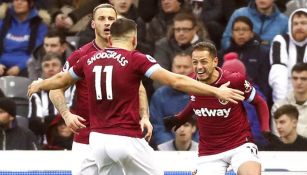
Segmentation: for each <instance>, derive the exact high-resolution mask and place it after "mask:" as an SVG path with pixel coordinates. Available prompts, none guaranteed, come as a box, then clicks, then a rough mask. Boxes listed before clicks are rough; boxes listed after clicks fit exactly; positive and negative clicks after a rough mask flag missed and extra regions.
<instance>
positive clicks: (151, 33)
mask: <svg viewBox="0 0 307 175" xmlns="http://www.w3.org/2000/svg"><path fill="white" fill-rule="evenodd" d="M183 5H184V0H160V6H161V7H160V10H159V11H158V13H157V14H156V15H155V16H154V17H153V19H152V20H151V21H150V22H149V24H148V27H147V32H146V33H147V36H146V41H147V42H148V44H149V45H150V46H152V48H153V49H154V47H155V42H157V41H158V40H160V39H161V38H163V37H165V36H166V34H167V31H168V30H169V29H170V27H171V25H172V24H173V19H174V16H175V15H176V14H178V13H179V12H182V11H184V8H183Z"/></svg>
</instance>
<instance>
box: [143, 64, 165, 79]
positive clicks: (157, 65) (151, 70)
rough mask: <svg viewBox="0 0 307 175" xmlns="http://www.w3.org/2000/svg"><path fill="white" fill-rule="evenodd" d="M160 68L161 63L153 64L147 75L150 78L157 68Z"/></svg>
mask: <svg viewBox="0 0 307 175" xmlns="http://www.w3.org/2000/svg"><path fill="white" fill-rule="evenodd" d="M160 68H161V66H160V65H159V64H155V65H153V66H151V67H150V68H149V69H148V70H147V71H146V73H145V76H146V77H148V78H150V77H151V75H152V74H153V73H154V72H155V71H156V70H158V69H160Z"/></svg>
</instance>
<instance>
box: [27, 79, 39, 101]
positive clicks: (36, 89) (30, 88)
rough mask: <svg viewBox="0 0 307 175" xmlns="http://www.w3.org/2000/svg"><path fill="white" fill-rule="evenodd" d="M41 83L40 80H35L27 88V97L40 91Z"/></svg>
mask: <svg viewBox="0 0 307 175" xmlns="http://www.w3.org/2000/svg"><path fill="white" fill-rule="evenodd" d="M41 81H42V79H39V80H35V81H33V82H32V83H31V84H30V85H29V86H28V93H27V95H28V97H31V95H32V94H34V93H36V92H39V91H41V87H40V86H41Z"/></svg>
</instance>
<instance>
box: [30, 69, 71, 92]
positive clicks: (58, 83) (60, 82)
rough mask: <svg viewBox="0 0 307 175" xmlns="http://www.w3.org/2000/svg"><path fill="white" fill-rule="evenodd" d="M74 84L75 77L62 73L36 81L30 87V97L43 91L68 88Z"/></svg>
mask: <svg viewBox="0 0 307 175" xmlns="http://www.w3.org/2000/svg"><path fill="white" fill-rule="evenodd" d="M73 84H74V79H73V77H72V76H71V75H70V74H69V73H68V72H60V73H57V74H55V75H54V76H52V77H50V78H48V79H45V80H40V81H34V82H33V83H32V84H31V85H29V87H28V96H31V95H32V94H33V93H36V92H39V91H41V90H53V89H59V88H66V87H69V86H71V85H73Z"/></svg>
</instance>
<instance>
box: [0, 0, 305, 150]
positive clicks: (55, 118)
mask: <svg viewBox="0 0 307 175" xmlns="http://www.w3.org/2000/svg"><path fill="white" fill-rule="evenodd" d="M0 3H1V5H0V83H1V84H0V130H1V132H0V143H1V144H0V145H1V146H0V150H15V149H19V150H70V149H71V147H72V142H73V134H74V133H73V132H72V131H70V129H69V128H68V127H67V126H66V125H65V122H64V120H63V119H62V118H61V115H60V114H59V112H58V111H57V109H56V108H55V106H54V105H53V104H52V102H51V99H50V98H49V96H48V93H49V91H42V92H39V93H35V94H33V95H32V96H31V97H30V98H25V97H24V96H22V95H20V94H19V93H14V92H11V90H12V89H11V87H9V86H10V85H12V82H13V84H14V86H16V87H23V86H25V85H24V84H23V85H21V84H20V83H24V82H25V81H18V80H17V79H16V81H14V79H11V78H10V79H9V80H8V79H7V78H8V77H12V76H13V77H23V78H24V79H29V80H31V81H32V80H37V79H45V78H49V77H52V76H53V75H55V74H56V73H58V72H60V71H61V70H62V69H63V70H65V69H67V67H66V66H67V65H64V64H65V62H66V59H67V58H68V57H69V56H70V54H71V53H72V52H73V51H75V50H76V49H78V48H80V47H82V46H83V45H84V44H86V43H88V42H91V41H92V40H94V39H95V32H94V30H93V28H92V27H93V26H92V25H91V24H92V23H91V20H92V17H91V14H92V10H93V8H94V7H96V6H97V5H99V4H102V3H110V4H112V5H113V6H114V8H115V9H116V10H117V12H118V15H119V16H118V18H129V19H132V20H134V21H135V22H136V23H137V36H138V37H137V40H138V41H137V43H138V45H137V50H139V51H141V52H143V53H146V54H149V55H152V56H153V57H154V58H155V59H156V60H157V62H158V64H160V65H161V66H162V67H163V68H165V69H166V70H169V71H172V72H174V73H176V74H182V75H185V76H193V75H192V74H193V73H192V72H193V68H192V59H191V56H192V55H191V54H192V49H193V47H192V46H193V45H194V44H197V43H199V42H201V41H211V42H213V43H214V44H215V46H216V48H217V49H218V53H217V57H218V66H219V67H221V68H222V69H225V70H227V71H231V72H239V73H240V74H242V75H243V76H244V77H245V78H246V79H247V80H248V81H249V82H250V83H251V84H252V86H253V87H255V89H256V90H257V94H260V96H261V97H262V98H263V99H265V101H266V104H267V106H268V109H269V110H270V129H271V131H270V132H269V131H263V130H262V128H261V123H260V121H259V116H258V115H259V113H257V109H256V108H255V107H254V106H252V105H250V104H249V103H245V102H244V103H243V105H244V108H245V110H246V113H247V117H248V123H249V125H250V127H251V131H252V135H253V138H254V141H255V143H256V145H257V146H258V148H259V149H260V150H263V151H274V150H278V151H307V1H304V0H277V1H276V0H227V1H223V0H87V1H84V0H6V1H4V0H3V1H0ZM106 30H108V29H106ZM9 81H10V82H9ZM142 83H143V85H144V87H145V89H146V92H147V98H148V105H149V115H150V121H151V122H152V125H153V127H154V128H153V136H152V139H151V140H150V141H149V144H150V146H151V147H152V148H154V149H155V150H161V151H167V150H171V151H176V150H180V151H182V150H186V151H189V150H197V147H198V139H199V135H198V132H197V124H196V122H195V119H194V118H193V120H191V121H187V122H186V123H185V124H183V125H182V126H181V127H180V128H179V129H178V130H177V131H174V130H172V129H170V128H167V127H165V125H164V122H163V119H164V118H165V117H167V116H174V115H176V114H177V113H178V112H180V111H182V110H183V108H184V107H185V106H186V104H187V103H188V101H189V100H190V97H189V94H185V93H183V92H180V91H177V90H175V89H172V88H171V87H168V86H163V85H161V84H159V83H157V82H154V81H152V80H150V79H149V78H146V77H144V78H143V80H142ZM26 91H27V89H24V94H26ZM74 93H75V88H74V87H71V88H69V89H67V90H66V92H65V98H66V102H67V104H69V106H70V107H72V108H73V106H74V100H75V94H74ZM21 100H24V101H26V102H24V101H23V102H21ZM23 107H24V108H25V110H26V112H24V109H23ZM17 138H19V139H17ZM5 140H7V142H6V144H7V145H6V144H2V143H4V141H5ZM17 142H18V143H17ZM21 142H23V143H21Z"/></svg>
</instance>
